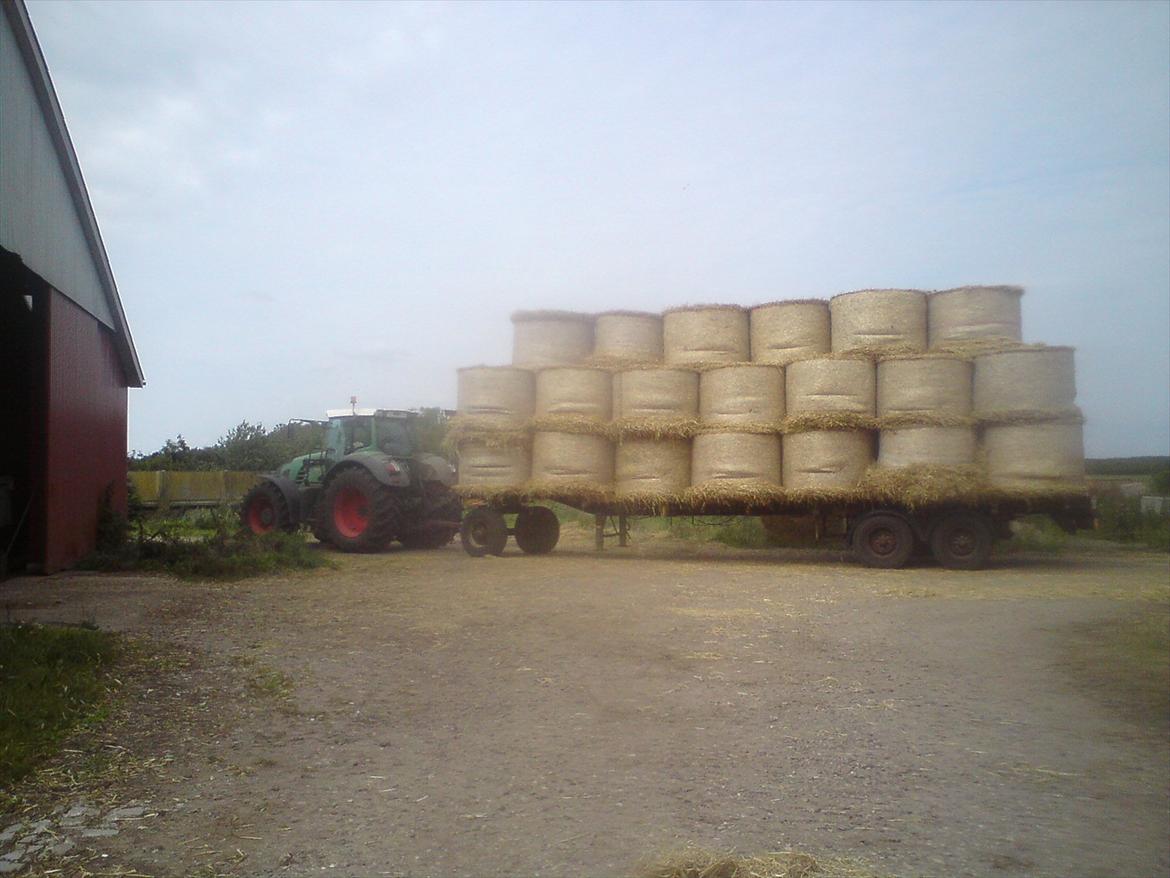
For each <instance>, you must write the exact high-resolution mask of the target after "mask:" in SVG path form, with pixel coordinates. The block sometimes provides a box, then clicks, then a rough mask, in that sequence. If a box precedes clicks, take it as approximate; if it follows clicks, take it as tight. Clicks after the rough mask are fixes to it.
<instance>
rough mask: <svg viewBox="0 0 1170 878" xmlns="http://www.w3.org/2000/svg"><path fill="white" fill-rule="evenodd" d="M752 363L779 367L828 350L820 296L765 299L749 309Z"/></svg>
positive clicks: (825, 313)
mask: <svg viewBox="0 0 1170 878" xmlns="http://www.w3.org/2000/svg"><path fill="white" fill-rule="evenodd" d="M751 340H752V362H754V363H774V364H776V365H780V366H783V365H785V364H786V363H791V362H793V361H794V360H803V359H807V358H808V357H817V356H820V355H821V354H827V353H829V351H830V350H831V349H832V347H831V345H832V341H831V335H830V330H829V303H828V302H826V301H824V300H823V299H799V300H795V301H791V302H769V303H767V304H765V305H757V306H756V307H754V308H752V310H751Z"/></svg>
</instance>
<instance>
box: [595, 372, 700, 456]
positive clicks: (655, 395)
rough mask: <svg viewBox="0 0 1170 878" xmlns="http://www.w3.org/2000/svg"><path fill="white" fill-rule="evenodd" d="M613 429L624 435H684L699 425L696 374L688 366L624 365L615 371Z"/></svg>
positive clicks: (697, 379)
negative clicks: (654, 366)
mask: <svg viewBox="0 0 1170 878" xmlns="http://www.w3.org/2000/svg"><path fill="white" fill-rule="evenodd" d="M613 392H614V402H615V407H614V423H613V426H614V429H615V430H616V431H617V432H618V433H619V434H620V435H623V436H635V435H639V436H644V437H651V438H664V437H673V438H679V439H683V438H687V437H689V436H691V435H692V434H693V433H694V430H695V427H696V426H697V425H698V414H699V375H698V373H697V372H692V371H690V370H688V369H671V368H668V367H662V368H642V369H627V370H626V371H624V372H618V373H617V374H615V375H614V391H613Z"/></svg>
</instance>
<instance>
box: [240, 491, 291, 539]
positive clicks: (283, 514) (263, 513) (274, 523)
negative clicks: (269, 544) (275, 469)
mask: <svg viewBox="0 0 1170 878" xmlns="http://www.w3.org/2000/svg"><path fill="white" fill-rule="evenodd" d="M240 524H241V525H242V526H243V528H244V530H246V531H248V532H249V533H253V534H256V535H257V536H259V535H261V534H267V533H273V532H275V531H278V530H282V531H285V532H286V533H291V532H292V531H293V530H295V529H296V528H295V527H294V526H293V523H292V515H291V513H290V512H289V509H288V501H287V500H285V499H284V494H282V493H281V492H280V488H278V487H276V485H274V484H272V482H269V481H261V482H259V483H257V484H256V485H253V486H252V490H250V491H249V492H248V493H247V494H245V495H244V502H242V503H241V504H240Z"/></svg>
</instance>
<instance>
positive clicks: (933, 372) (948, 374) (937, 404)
mask: <svg viewBox="0 0 1170 878" xmlns="http://www.w3.org/2000/svg"><path fill="white" fill-rule="evenodd" d="M971 372H972V367H971V363H970V361H969V360H964V359H962V358H960V357H954V356H947V355H941V354H927V355H920V356H904V357H888V358H884V359H882V360H881V361H880V362H879V363H878V366H877V413H878V417H879V418H898V419H906V420H910V419H913V418H921V419H923V420H931V419H934V420H942V419H944V418H945V417H946V416H952V417H954V418H967V417H970V415H971Z"/></svg>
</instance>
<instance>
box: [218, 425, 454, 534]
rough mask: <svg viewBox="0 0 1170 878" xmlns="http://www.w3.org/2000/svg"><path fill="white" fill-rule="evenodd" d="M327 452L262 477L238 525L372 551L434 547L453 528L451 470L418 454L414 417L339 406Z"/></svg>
mask: <svg viewBox="0 0 1170 878" xmlns="http://www.w3.org/2000/svg"><path fill="white" fill-rule="evenodd" d="M326 415H327V416H328V418H329V422H328V428H327V432H326V438H325V449H324V450H323V451H315V452H313V453H311V454H305V455H302V456H301V457H296V458H293V459H292V460H290V461H289V462H288V463H286V464H284V466H282V467H281V468H280V469H279V470H278V471H277V472H275V473H271V474H269V475H265V476H261V478H260V481H259V482H258V483H257V484H256V486H255V487H253V488H252V490H250V491H249V492H248V493H247V495H246V496H245V497H244V502H243V503H242V505H241V506H240V521H241V522H242V523H243V526H244V528H245V529H246V530H249V531H251V532H252V533H255V534H263V533H270V532H272V531H276V530H283V531H290V532H291V531H294V530H296V529H297V528H299V527H301V526H303V525H308V527H309V528H310V529H311V530H312V532H313V535H314V536H315V537H317V539H319V540H321V541H322V542H325V543H329V544H331V545H332V546H334V547H335V548H338V549H340V550H341V551H343V552H377V551H379V550H381V549H384V548H386V546H388V545H389V544H390V543H391V542H392V541H393V540H398V541H399V542H401V543H402V544H403V545H404V546H406V547H407V548H411V549H437V548H440V547H442V546H445V545H447V544H448V543H449V542H451V538H452V537H453V536H454V535H455V534H456V533H457V532H458V531H459V520H460V518H461V516H462V513H463V504H462V503H461V502H460V500H459V497H458V496H457V495H456V494H455V492H454V491H452V490H451V487H452V485H454V484H455V469H454V467H452V466H451V464H450V463H448V462H447V461H446V460H444V459H443V458H441V457H439V456H438V455H435V454H426V453H424V452H420V451H419V450H418V441H417V435H416V429H415V423H414V421H415V418H416V417H417V416H416V415H415V414H414V413H413V412H403V411H393V410H389V409H358V408H353V409H340V410H330V411H328V412H327V413H326Z"/></svg>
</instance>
